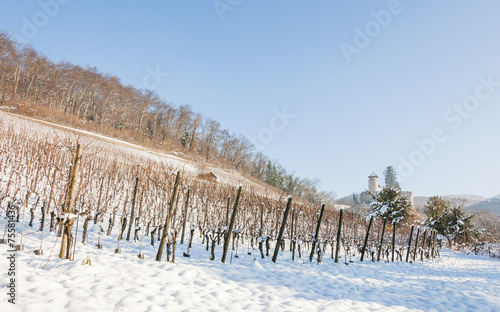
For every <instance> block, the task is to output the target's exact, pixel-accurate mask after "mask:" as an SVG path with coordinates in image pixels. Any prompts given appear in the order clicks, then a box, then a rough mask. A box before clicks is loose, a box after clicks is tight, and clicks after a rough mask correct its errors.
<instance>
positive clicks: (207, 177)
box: [199, 172, 217, 182]
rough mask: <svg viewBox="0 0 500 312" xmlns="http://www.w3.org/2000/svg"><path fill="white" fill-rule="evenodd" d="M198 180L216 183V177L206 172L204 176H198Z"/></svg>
mask: <svg viewBox="0 0 500 312" xmlns="http://www.w3.org/2000/svg"><path fill="white" fill-rule="evenodd" d="M199 177H200V179H203V180H205V181H208V182H217V176H216V175H215V174H214V173H213V172H208V173H205V174H200V176H199Z"/></svg>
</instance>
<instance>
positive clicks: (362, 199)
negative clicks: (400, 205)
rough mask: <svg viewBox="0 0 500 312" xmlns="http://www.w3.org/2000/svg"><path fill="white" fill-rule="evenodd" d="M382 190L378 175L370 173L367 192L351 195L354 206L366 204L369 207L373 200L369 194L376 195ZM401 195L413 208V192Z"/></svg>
mask: <svg viewBox="0 0 500 312" xmlns="http://www.w3.org/2000/svg"><path fill="white" fill-rule="evenodd" d="M381 190H382V186H380V184H378V175H377V174H376V173H375V172H372V174H370V175H369V176H368V191H364V192H361V193H359V194H353V199H354V201H355V202H356V204H358V205H361V204H366V205H369V204H370V203H371V202H373V198H372V196H371V195H370V193H374V194H376V193H378V192H380V191H381ZM401 194H402V195H403V196H405V197H406V198H408V200H409V201H410V203H411V206H412V207H413V192H412V191H401Z"/></svg>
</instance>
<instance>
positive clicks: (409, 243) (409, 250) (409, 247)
mask: <svg viewBox="0 0 500 312" xmlns="http://www.w3.org/2000/svg"><path fill="white" fill-rule="evenodd" d="M414 227H415V226H414V225H412V226H411V229H410V241H409V242H408V251H407V252H406V263H408V258H409V256H410V252H411V240H412V238H413V228H414Z"/></svg>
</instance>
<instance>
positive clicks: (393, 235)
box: [391, 224, 396, 262]
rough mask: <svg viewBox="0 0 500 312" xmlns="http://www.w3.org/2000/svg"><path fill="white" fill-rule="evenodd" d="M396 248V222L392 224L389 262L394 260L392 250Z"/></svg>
mask: <svg viewBox="0 0 500 312" xmlns="http://www.w3.org/2000/svg"><path fill="white" fill-rule="evenodd" d="M395 248H396V224H393V225H392V257H391V262H394V250H395Z"/></svg>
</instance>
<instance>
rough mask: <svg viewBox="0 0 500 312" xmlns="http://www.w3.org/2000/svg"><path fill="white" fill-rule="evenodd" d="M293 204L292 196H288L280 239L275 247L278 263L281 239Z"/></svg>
mask: <svg viewBox="0 0 500 312" xmlns="http://www.w3.org/2000/svg"><path fill="white" fill-rule="evenodd" d="M291 206H292V197H290V196H289V197H288V202H287V203H286V208H285V214H284V216H283V222H282V223H281V228H280V232H279V234H278V240H277V241H276V246H275V247H274V255H273V262H274V263H276V259H277V258H278V253H279V252H280V247H281V241H282V240H283V233H284V232H285V228H286V219H287V218H288V213H289V212H290V207H291Z"/></svg>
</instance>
